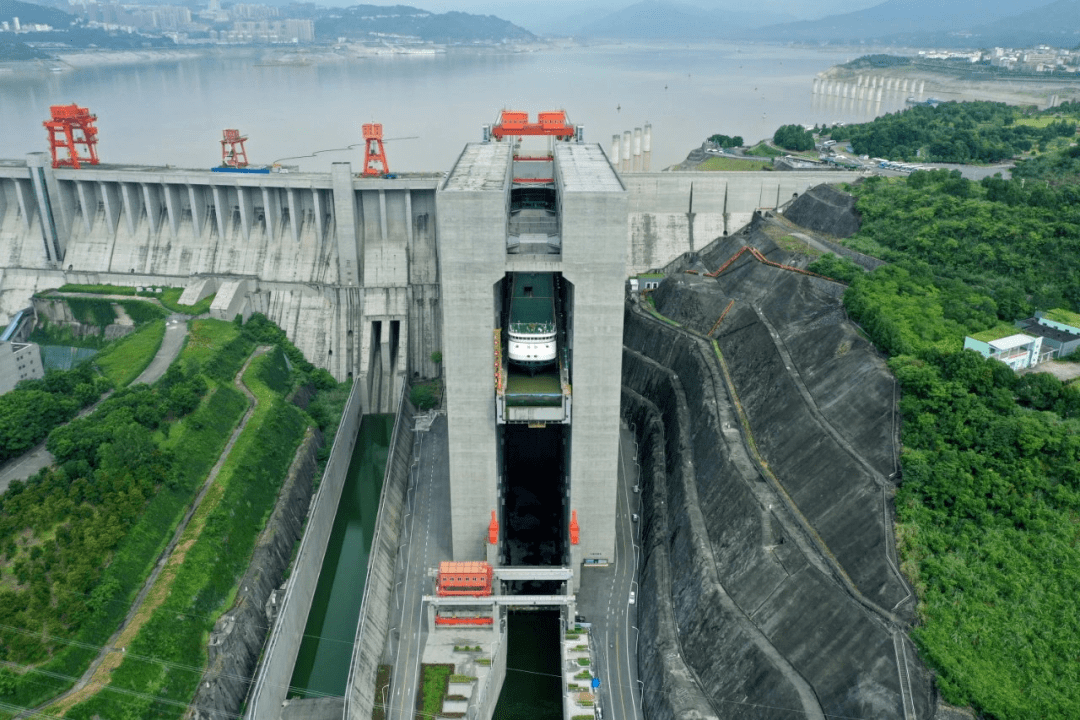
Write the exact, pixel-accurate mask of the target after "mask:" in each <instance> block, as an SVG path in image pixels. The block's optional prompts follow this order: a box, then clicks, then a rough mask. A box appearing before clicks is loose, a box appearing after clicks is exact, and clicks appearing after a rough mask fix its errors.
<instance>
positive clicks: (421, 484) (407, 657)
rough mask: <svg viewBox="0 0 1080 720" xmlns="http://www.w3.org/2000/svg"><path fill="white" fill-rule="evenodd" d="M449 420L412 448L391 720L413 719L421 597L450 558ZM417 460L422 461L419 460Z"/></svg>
mask: <svg viewBox="0 0 1080 720" xmlns="http://www.w3.org/2000/svg"><path fill="white" fill-rule="evenodd" d="M448 451H449V446H448V441H447V435H446V417H445V416H443V415H439V416H438V417H437V418H435V421H434V422H433V423H432V425H431V429H430V430H428V431H427V432H418V433H417V435H416V443H415V444H414V446H413V460H414V462H413V467H412V470H411V471H410V476H409V488H408V490H407V491H406V513H407V515H406V517H405V524H404V529H403V531H402V537H401V543H402V547H403V548H404V549H406V552H404V553H401V554H400V555H399V558H400V564H399V565H398V579H399V582H398V583H397V585H396V586H395V590H394V596H393V601H394V603H395V606H397V607H400V615H399V616H398V617H397V622H396V626H395V627H396V631H395V627H392V628H391V631H390V632H391V642H393V641H394V640H396V641H397V652H396V654H395V656H394V669H393V671H392V672H391V675H390V694H389V696H388V697H387V699H386V702H387V704H388V705H389V706H390V708H389V712H388V713H387V718H388V720H412V719H413V717H414V716H415V713H416V710H415V708H416V688H417V685H418V684H419V674H420V659H421V656H422V655H423V648H424V640H425V638H426V635H427V631H426V623H427V618H426V617H425V613H424V607H423V596H424V595H425V594H430V593H431V592H432V581H431V579H430V578H429V577H428V569H430V568H434V567H437V566H438V564H439V562H441V561H442V560H449V559H450V547H451V545H450V544H451V533H450V513H449V512H448V509H449V507H450V468H449V460H448ZM417 458H418V459H419V461H418V462H417Z"/></svg>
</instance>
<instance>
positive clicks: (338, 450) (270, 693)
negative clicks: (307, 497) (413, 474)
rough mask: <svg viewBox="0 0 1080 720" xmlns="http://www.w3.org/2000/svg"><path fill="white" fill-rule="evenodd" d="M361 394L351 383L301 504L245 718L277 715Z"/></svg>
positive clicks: (342, 482) (344, 472) (349, 450)
mask: <svg viewBox="0 0 1080 720" xmlns="http://www.w3.org/2000/svg"><path fill="white" fill-rule="evenodd" d="M360 393H361V387H360V383H354V384H353V387H352V391H351V392H350V393H349V399H348V401H347V402H346V403H345V410H344V412H343V413H342V416H341V424H340V425H339V426H338V432H337V436H336V437H335V439H334V445H333V448H332V449H331V451H330V459H329V460H328V461H327V463H326V469H325V471H324V472H323V477H322V481H321V482H320V483H319V488H318V491H317V492H316V493H315V498H314V500H313V501H312V502H311V504H310V511H309V512H308V509H309V506H308V505H304V506H302V510H303V511H305V512H308V521H307V526H306V528H305V529H304V535H303V538H302V539H301V541H300V548H299V550H298V551H297V554H296V559H295V560H294V561H293V565H292V568H293V569H292V573H291V574H290V575H289V579H288V581H287V582H286V584H285V588H284V592H283V593H282V595H281V599H280V601H279V602H278V603H277V608H278V609H277V616H276V618H274V623H273V628H272V630H271V632H270V638H269V640H268V641H267V643H266V647H265V649H264V651H263V657H262V661H261V662H260V664H259V668H258V673H257V674H256V676H255V681H254V683H253V685H252V687H251V691H250V693H249V694H248V699H247V710H246V712H245V715H244V717H246V718H251V719H252V720H255V719H258V720H265V719H267V718H271V719H272V718H276V717H277V716H278V713H279V712H280V710H281V706H282V703H283V702H284V701H285V699H286V697H287V696H288V690H289V680H290V679H291V678H292V672H293V666H294V665H295V664H296V654H297V653H298V652H299V650H300V641H301V640H302V638H303V635H304V625H305V624H306V622H307V616H308V612H309V611H310V610H311V601H312V598H313V597H314V595H315V586H316V584H317V583H318V580H319V570H320V569H321V568H322V562H323V557H324V555H325V554H326V543H327V540H329V538H330V531H331V529H332V528H333V526H334V517H335V515H336V514H337V507H338V502H339V501H340V500H341V490H342V488H343V487H344V485H345V477H346V475H347V474H348V470H349V462H350V460H351V459H352V453H353V447H354V445H355V444H356V435H357V430H358V428H359V427H360V415H361V409H362V408H361V406H362V403H361V401H360ZM290 549H291V547H290Z"/></svg>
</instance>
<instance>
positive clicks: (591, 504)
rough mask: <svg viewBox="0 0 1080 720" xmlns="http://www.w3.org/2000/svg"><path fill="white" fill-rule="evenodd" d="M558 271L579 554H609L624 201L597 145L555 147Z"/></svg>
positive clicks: (612, 532)
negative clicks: (565, 302) (567, 310)
mask: <svg viewBox="0 0 1080 720" xmlns="http://www.w3.org/2000/svg"><path fill="white" fill-rule="evenodd" d="M555 150H556V152H555V166H556V178H557V181H558V185H559V196H560V200H561V203H562V242H563V251H562V273H563V277H564V278H566V279H567V280H569V281H570V282H571V283H573V286H574V292H573V308H572V312H573V328H572V330H573V333H572V339H571V342H572V358H573V360H572V367H573V394H574V410H573V413H574V414H573V418H572V420H571V423H570V507H571V509H573V510H577V513H578V524H579V526H580V530H581V542H580V551H581V557H583V558H590V557H597V558H606V559H608V560H613V559H614V550H615V487H616V485H615V483H616V478H617V474H616V473H617V464H618V447H619V417H618V415H619V401H620V397H621V395H620V392H621V391H620V379H619V378H620V373H621V368H622V349H621V348H622V333H623V299H624V295H625V291H624V288H625V282H626V257H627V242H626V227H627V225H626V223H627V220H626V217H627V208H628V198H627V193H626V190H625V187H624V186H623V184H622V182H620V180H619V178H618V176H617V175H616V174H615V172H614V168H612V167H611V166H610V165H609V164H608V162H607V159H606V158H605V157H604V155H603V153H602V152H601V151H600V147H599V146H598V145H556V148H555Z"/></svg>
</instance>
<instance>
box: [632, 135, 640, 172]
mask: <svg viewBox="0 0 1080 720" xmlns="http://www.w3.org/2000/svg"><path fill="white" fill-rule="evenodd" d="M634 172H641V128H639V127H638V128H634Z"/></svg>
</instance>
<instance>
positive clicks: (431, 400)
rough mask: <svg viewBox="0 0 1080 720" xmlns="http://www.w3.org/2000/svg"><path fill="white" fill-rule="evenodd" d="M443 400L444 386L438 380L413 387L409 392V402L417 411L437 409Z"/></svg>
mask: <svg viewBox="0 0 1080 720" xmlns="http://www.w3.org/2000/svg"><path fill="white" fill-rule="evenodd" d="M441 399H442V386H441V385H440V383H439V382H438V381H437V380H433V381H432V382H426V383H420V384H418V385H413V386H412V388H411V389H410V390H409V401H410V402H411V403H412V404H413V407H415V408H416V409H417V410H430V409H432V408H434V407H437V406H438V404H439V402H440V400H441Z"/></svg>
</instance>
